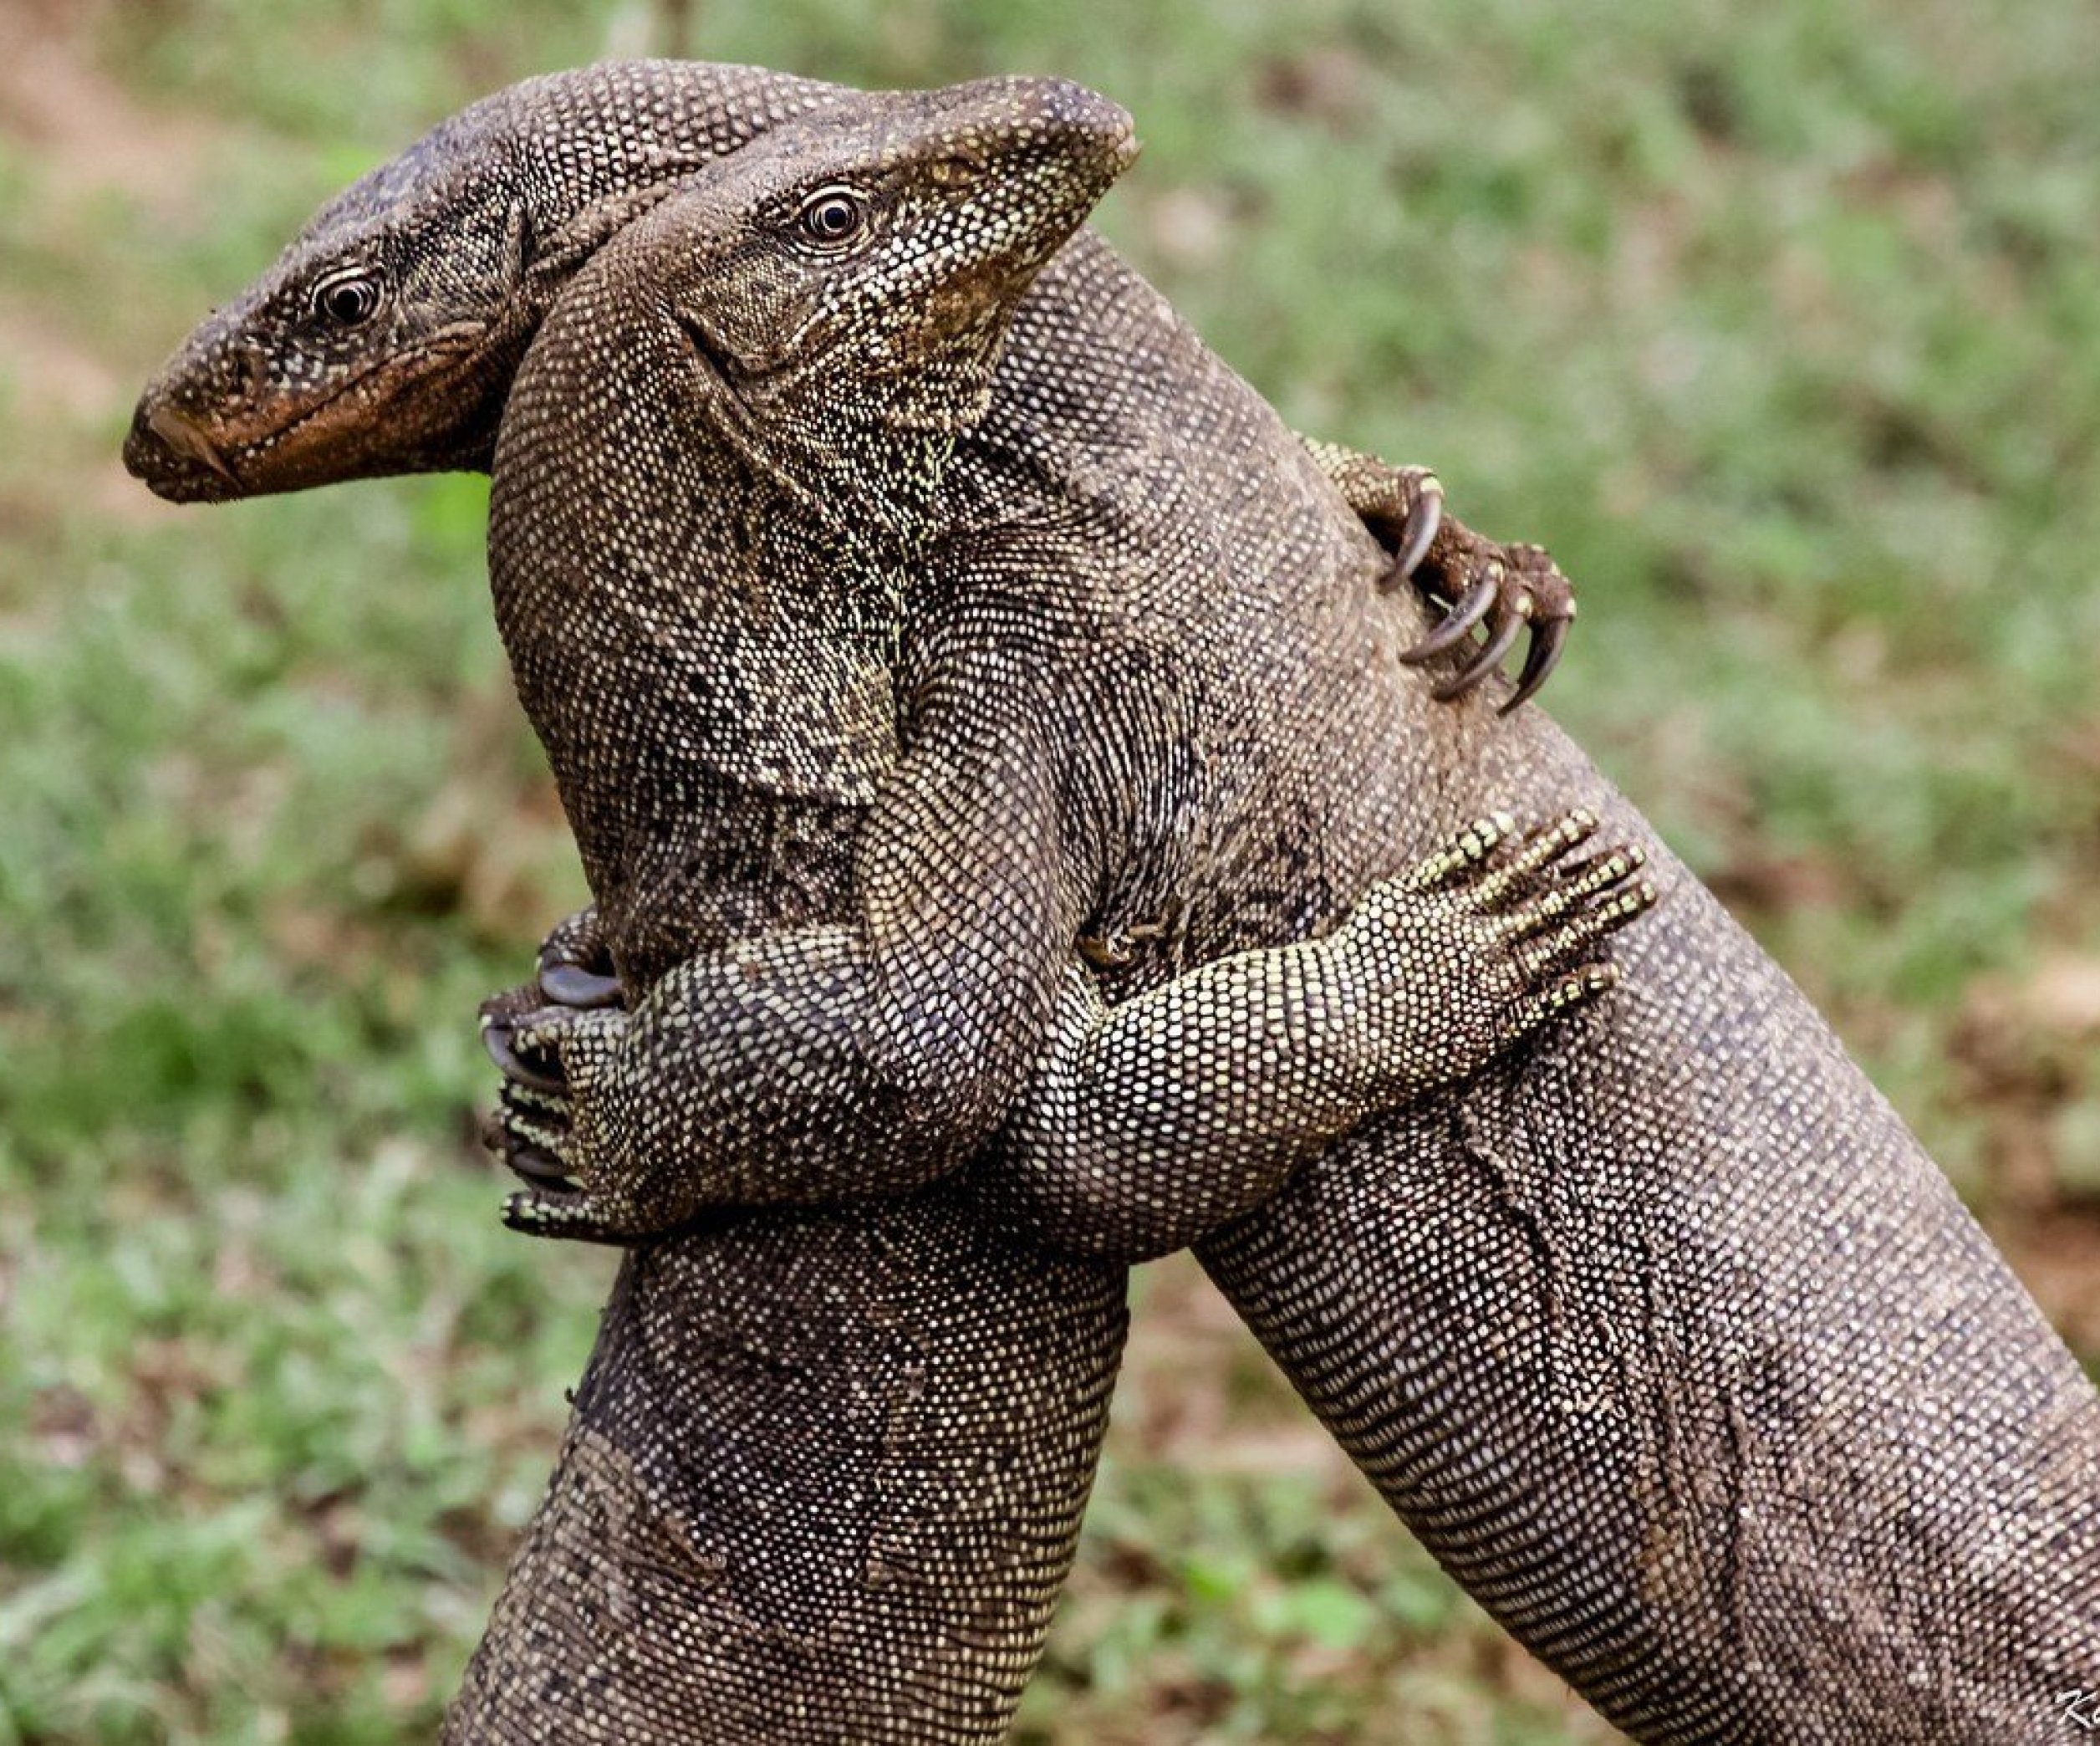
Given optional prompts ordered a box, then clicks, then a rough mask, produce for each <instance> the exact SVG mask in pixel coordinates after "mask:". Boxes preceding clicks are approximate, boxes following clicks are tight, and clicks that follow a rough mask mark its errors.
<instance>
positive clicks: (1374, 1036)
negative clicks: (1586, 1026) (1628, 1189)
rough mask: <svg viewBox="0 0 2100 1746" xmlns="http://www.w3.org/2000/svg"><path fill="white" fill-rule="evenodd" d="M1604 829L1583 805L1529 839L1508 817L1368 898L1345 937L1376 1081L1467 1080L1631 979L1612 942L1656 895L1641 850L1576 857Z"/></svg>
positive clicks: (1352, 990) (1472, 832)
mask: <svg viewBox="0 0 2100 1746" xmlns="http://www.w3.org/2000/svg"><path fill="white" fill-rule="evenodd" d="M1597 831H1598V819H1597V818H1596V816H1595V815H1594V814H1591V813H1588V812H1579V811H1578V812H1570V813H1567V814H1563V815H1562V817H1560V818H1558V819H1554V820H1553V821H1552V823H1550V824H1548V825H1545V826H1544V827H1542V829H1539V830H1534V831H1532V832H1529V833H1528V834H1524V833H1520V832H1519V831H1518V830H1517V827H1516V821H1515V820H1514V819H1511V817H1510V815H1509V814H1506V813H1496V814H1491V816H1489V817H1486V818H1484V819H1478V820H1476V822H1475V823H1473V824H1471V825H1468V826H1466V828H1465V830H1463V831H1461V832H1460V833H1459V835H1457V836H1456V837H1455V838H1454V839H1453V840H1450V842H1449V843H1447V844H1445V845H1444V846H1443V847H1442V848H1441V849H1440V850H1438V851H1437V852H1436V853H1435V854H1434V855H1430V856H1429V857H1428V858H1427V859H1425V860H1422V861H1421V862H1420V863H1418V864H1417V865H1415V866H1414V867H1413V868H1411V869H1409V870H1408V871H1407V872H1405V873H1404V874H1402V875H1401V876H1399V877H1398V878H1396V879H1391V880H1388V881H1384V883H1382V884H1380V885H1378V886H1374V887H1373V888H1372V889H1371V890H1370V891H1369V892H1368V893H1366V894H1365V896H1364V898H1363V901H1362V902H1360V903H1359V904H1358V906H1357V907H1356V908H1355V909H1354V910H1353V911H1350V913H1349V915H1348V918H1347V919H1346V920H1345V921H1344V922H1343V924H1342V926H1341V927H1339V928H1338V929H1337V930H1336V932H1335V935H1334V942H1335V947H1336V950H1337V952H1338V957H1339V959H1340V962H1341V966H1342V967H1341V971H1340V976H1341V978H1342V984H1343V987H1344V988H1346V989H1347V991H1348V1002H1347V1007H1348V1010H1349V1011H1350V1012H1351V1013H1352V1014H1353V1015H1354V1016H1353V1019H1352V1021H1351V1022H1352V1023H1353V1024H1354V1025H1355V1026H1356V1027H1357V1035H1356V1040H1355V1044H1354V1046H1355V1047H1357V1048H1358V1049H1361V1050H1362V1051H1363V1053H1362V1054H1361V1055H1360V1056H1359V1057H1358V1059H1360V1060H1361V1061H1363V1063H1364V1064H1365V1066H1364V1070H1365V1072H1366V1073H1367V1075H1368V1076H1369V1079H1370V1080H1371V1082H1372V1083H1373V1084H1374V1085H1387V1086H1391V1087H1393V1088H1394V1089H1395V1090H1397V1091H1399V1092H1400V1093H1402V1094H1406V1093H1410V1092H1413V1091H1419V1090H1422V1089H1425V1088H1427V1087H1428V1086H1430V1085H1437V1084H1441V1083H1445V1082H1446V1081H1448V1080H1455V1079H1461V1078H1464V1077H1466V1076H1467V1075H1470V1074H1471V1073H1474V1072H1476V1071H1478V1070H1480V1069H1481V1067H1483V1066H1485V1065H1486V1064H1487V1063H1488V1062H1490V1061H1491V1060H1493V1059H1496V1057H1497V1056H1498V1055H1500V1054H1502V1053H1503V1052H1504V1051H1505V1050H1506V1049H1509V1048H1511V1046H1512V1045H1514V1044H1516V1043H1518V1042H1521V1040H1522V1039H1525V1038H1526V1037H1527V1036H1529V1035H1531V1034H1532V1033H1533V1032H1535V1031H1537V1029H1540V1028H1541V1027H1542V1026H1543V1025H1545V1024H1548V1023H1550V1022H1551V1021H1552V1020H1553V1019H1557V1018H1558V1017H1560V1016H1561V1015H1562V1014H1564V1013H1568V1012H1571V1011H1572V1010H1573V1009H1574V1008H1578V1007H1580V1006H1583V1005H1585V1004H1587V1003H1589V1002H1590V1001H1593V1000H1594V999H1596V998H1598V996H1599V995H1601V994H1603V993H1607V992H1608V991H1609V990H1610V989H1612V988H1615V987H1616V986H1618V967H1616V966H1615V965H1613V964H1612V963H1610V962H1608V961H1605V960H1603V959H1602V958H1601V957H1598V952H1599V949H1600V947H1602V946H1603V942H1605V941H1606V940H1608V938H1609V937H1611V936H1612V935H1613V934H1614V933H1616V932H1618V930H1619V929H1621V928H1623V927H1626V926H1627V924H1628V923H1629V922H1633V921H1634V920H1635V919H1636V918H1637V917H1639V916H1642V915H1644V914H1645V913H1646V912H1647V911H1649V909H1651V908H1652V907H1653V906H1654V903H1655V901H1656V891H1655V887H1654V885H1653V884H1652V883H1651V882H1650V881H1648V880H1647V879H1645V878H1644V877H1642V876H1641V870H1642V869H1643V868H1644V866H1646V865H1647V861H1648V856H1647V854H1646V852H1645V851H1644V850H1642V849H1641V848H1640V847H1639V845H1625V846H1622V847H1618V848H1613V849H1608V850H1604V851H1603V852H1602V853H1599V854H1593V855H1588V856H1587V857H1583V858H1578V857H1576V855H1575V854H1574V851H1576V850H1578V849H1580V848H1582V847H1583V845H1585V844H1588V842H1589V841H1590V840H1591V839H1592V838H1593V837H1594V836H1595V835H1596V834H1597Z"/></svg>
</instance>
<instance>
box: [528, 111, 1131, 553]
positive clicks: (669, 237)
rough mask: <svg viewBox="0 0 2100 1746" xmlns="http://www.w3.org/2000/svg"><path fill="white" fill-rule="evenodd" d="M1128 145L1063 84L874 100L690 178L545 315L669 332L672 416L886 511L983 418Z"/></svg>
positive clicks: (788, 475) (786, 474)
mask: <svg viewBox="0 0 2100 1746" xmlns="http://www.w3.org/2000/svg"><path fill="white" fill-rule="evenodd" d="M1136 152H1137V142H1136V139H1135V136H1134V130H1133V126H1132V123H1131V120H1130V117H1129V115H1128V113H1127V112H1126V111H1124V110H1123V109H1121V108H1119V106H1118V105H1115V104H1114V103H1111V102H1110V101H1109V100H1108V99H1106V98H1104V97H1101V96H1099V95H1098V94H1095V93H1093V92H1092V91H1089V90H1087V89H1084V88H1083V87H1082V86H1079V85H1076V84H1071V83H1069V82H1068V81H1066V80H1063V79H1026V78H1007V79H985V80H981V81H977V82H976V83H973V84H964V85H956V86H951V87H949V88H947V89H941V90H935V91H923V92H900V93H885V94H866V95H864V96H862V97H859V98H857V99H854V100H852V101H850V102H849V103H844V104H840V105H831V106H828V107H826V108H825V109H823V110H821V111H819V112H818V113H815V114H813V115H807V116H804V117H802V118H800V119H798V120H794V121H792V122H787V123H784V124H782V125H780V126H778V127H776V128H774V129H773V130H771V131H769V132H768V133H767V134H766V135H764V136H763V137H762V138H761V139H759V140H756V141H754V142H753V143H752V144H751V145H747V146H746V147H745V148H744V149H743V150H742V151H738V152H737V153H736V154H735V155H734V156H732V157H730V158H728V159H726V160H724V161H721V163H719V164H718V165H716V166H712V167H711V168H710V169H709V170H708V171H706V172H705V173H704V174H701V175H700V176H695V177H693V178H691V180H690V181H687V182H686V184H684V185H683V186H681V187H680V188H679V189H678V190H677V191H675V193H674V194H672V195H670V196H669V197H666V198H665V200H664V201H663V202H661V203H660V205H658V206H657V207H655V210H654V211H652V212H650V213H649V214H648V215H647V216H646V217H642V218H640V219H638V220H637V221H635V222H634V223H633V224H632V225H631V226H630V227H629V228H628V229H627V230H625V231H624V232H622V233H621V235H620V236H619V237H618V238H617V239H616V240H615V241H614V242H611V243H610V244H609V245H608V246H607V247H606V248H604V250H603V251H602V253H600V254H599V257H598V258H597V259H596V260H594V262H593V263H592V265H591V268H589V272H588V273H587V274H586V275H584V279H588V280H589V281H590V283H589V284H588V285H586V283H584V279H579V282H578V283H577V285H576V286H575V287H574V288H573V289H572V291H571V292H570V293H569V294H568V297H567V299H565V302H564V313H563V315H562V316H558V317H556V318H554V319H558V320H566V321H568V323H570V324H572V325H573V324H575V323H577V322H579V321H581V322H582V323H584V324H586V325H587V326H588V327H589V328H591V329H594V331H596V332H598V333H599V334H604V333H605V332H606V331H607V330H609V329H628V328H631V329H632V330H633V331H632V335H631V337H632V340H633V343H634V344H635V345H637V346H641V347H645V348H648V349H651V350H655V349H656V348H660V347H662V346H664V345H665V344H666V342H667V340H668V341H670V343H671V344H672V345H673V346H674V347H675V352H676V353H677V355H678V356H677V364H676V368H677V370H678V374H679V376H680V380H679V383H678V385H677V387H676V390H675V399H676V402H677V415H676V416H677V417H678V418H679V420H680V421H686V420H692V421H697V423H698V424H699V425H700V426H701V427H703V428H704V430H705V431H706V435H707V436H709V437H710V438H711V439H712V440H714V441H715V442H719V443H726V445H728V446H729V447H731V448H733V449H735V450H737V451H739V452H742V453H743V454H744V456H745V457H746V460H747V462H749V463H751V464H753V465H755V466H757V467H760V468H761V469H762V471H763V472H764V473H765V474H766V475H767V477H769V478H770V479H771V480H772V482H773V483H774V484H775V485H776V486H777V487H784V488H787V489H788V490H789V491H790V492H791V493H794V494H796V495H798V496H802V495H804V493H805V492H806V491H807V490H808V488H810V487H811V486H812V485H813V482H814V481H815V480H817V479H818V478H820V477H823V478H828V479H830V480H832V481H833V482H836V481H837V480H838V479H840V478H849V479H850V480H851V481H852V482H853V483H852V488H851V491H850V493H848V495H849V496H850V497H851V498H853V499H854V503H853V505H852V507H851V508H849V510H848V511H847V513H849V514H850V515H852V516H854V517H857V518H859V517H865V516H866V515H868V514H870V513H873V514H876V515H880V514H881V513H882V512H883V511H884V509H885V508H902V507H903V506H904V498H903V496H902V495H898V496H897V499H896V501H895V502H894V503H893V502H889V501H886V500H887V499H889V498H891V496H892V494H893V493H892V492H891V488H892V487H893V486H896V487H899V488H900V489H901V490H903V491H908V489H909V487H910V484H911V480H910V479H909V478H900V477H899V474H900V469H905V470H909V469H910V467H912V465H913V463H914V462H916V461H917V460H918V459H919V458H920V457H927V458H928V459H929V462H930V465H931V466H933V467H937V466H938V463H939V462H940V461H941V460H943V459H945V457H946V452H947V450H948V449H949V448H950V447H952V444H953V442H954V439H955V437H956V436H957V435H958V434H959V433H960V432H961V431H965V430H966V429H968V428H969V427H971V426H972V425H974V424H975V423H976V421H978V420H979V419H980V418H981V416H983V413H984V411H985V408H986V404H987V403H988V401H989V399H990V396H991V385H992V380H993V376H994V375H995V372H996V368H997V365H998V360H999V355H1000V352H1001V350H1002V345H1003V343H1004V340H1005V337H1006V334H1007V330H1008V329H1009V327H1010V326H1011V324H1012V316H1013V313H1014V310H1015V308H1016V306H1017V304H1019V302H1020V301H1021V299H1022V294H1023V293H1024V292H1025V291H1026V290H1027V287H1028V285H1029V284H1030V283H1031V282H1032V280H1033V278H1034V277H1035V275H1036V273H1037V271H1038V270H1039V269H1040V268H1042V266H1043V264H1044V263H1046V262H1047V261H1048V260H1049V258H1051V256H1052V255H1053V254H1054V253H1056V252H1057V250H1058V248H1059V247H1060V246H1061V245H1062V244H1063V242H1065V241H1066V239H1067V238H1068V237H1070V236H1071V235H1072V233H1073V232H1074V231H1075V230H1077V229H1078V227H1079V226H1080V225H1081V224H1082V223H1083V222H1085V220H1086V217H1087V216H1088V213H1089V212H1091V211H1092V210H1093V207H1094V205H1095V203H1096V202H1098V200H1099V199H1100V197H1102V195H1103V194H1104V193H1105V192H1106V191H1107V190H1108V188H1109V185H1110V184H1111V183H1113V182H1114V180H1115V179H1116V177H1117V176H1119V175H1120V174H1121V173H1122V171H1124V169H1125V168H1126V167H1127V166H1129V163H1130V162H1131V161H1132V159H1133V158H1134V156H1136ZM571 304H573V305H576V307H575V308H573V309H572V308H570V307H569V306H570V305H571ZM645 329H650V330H653V331H650V332H649V333H648V334H645V332H644V330H645ZM922 482H923V481H922ZM831 507H832V508H833V509H834V510H836V509H838V508H839V507H840V506H839V504H838V502H837V501H835V500H834V502H833V504H832V505H831Z"/></svg>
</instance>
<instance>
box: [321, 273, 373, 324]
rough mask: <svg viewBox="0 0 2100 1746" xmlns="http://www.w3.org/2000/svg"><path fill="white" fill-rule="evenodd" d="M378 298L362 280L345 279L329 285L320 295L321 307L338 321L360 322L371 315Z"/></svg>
mask: <svg viewBox="0 0 2100 1746" xmlns="http://www.w3.org/2000/svg"><path fill="white" fill-rule="evenodd" d="M378 301H379V296H378V294H377V293H376V292H375V291H374V290H373V289H372V288H371V286H370V284H369V283H366V282H365V281H364V280H363V279H345V280H344V281H343V283H341V284H339V285H330V286H329V288H328V289H327V290H326V291H324V293H323V294H322V295H321V302H322V306H323V307H324V308H325V309H327V310H328V312H329V314H330V315H332V316H334V318H335V319H337V320H338V321H344V322H349V321H362V320H364V318H365V317H366V316H367V315H369V314H371V313H372V305H373V304H375V303H377V302H378Z"/></svg>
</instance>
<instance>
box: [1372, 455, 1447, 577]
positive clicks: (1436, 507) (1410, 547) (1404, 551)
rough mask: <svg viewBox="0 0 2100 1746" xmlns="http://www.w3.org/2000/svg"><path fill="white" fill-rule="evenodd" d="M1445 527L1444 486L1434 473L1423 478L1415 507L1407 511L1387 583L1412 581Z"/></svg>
mask: <svg viewBox="0 0 2100 1746" xmlns="http://www.w3.org/2000/svg"><path fill="white" fill-rule="evenodd" d="M1443 525H1444V487H1443V484H1442V483H1441V482H1440V481H1439V480H1438V478H1437V477H1436V475H1435V473H1428V474H1425V475H1424V477H1423V479H1422V482H1421V486H1420V490H1419V491H1418V492H1417V493H1416V495H1415V498H1414V508H1412V509H1410V510H1409V511H1408V516H1407V520H1406V521H1405V522H1404V523H1402V524H1401V527H1400V549H1399V552H1398V553H1397V554H1394V559H1393V567H1392V569H1390V570H1389V571H1388V572H1387V574H1386V584H1387V585H1388V586H1391V585H1394V584H1395V583H1399V582H1409V581H1412V580H1413V579H1414V573H1415V571H1417V570H1418V569H1421V567H1422V560H1423V559H1425V558H1426V557H1428V556H1429V554H1430V547H1431V546H1432V545H1434V544H1435V543H1436V536H1437V533H1438V531H1439V530H1440V528H1442V527H1443Z"/></svg>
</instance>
